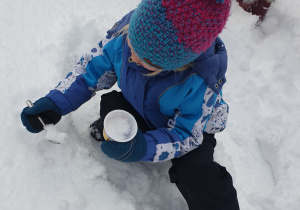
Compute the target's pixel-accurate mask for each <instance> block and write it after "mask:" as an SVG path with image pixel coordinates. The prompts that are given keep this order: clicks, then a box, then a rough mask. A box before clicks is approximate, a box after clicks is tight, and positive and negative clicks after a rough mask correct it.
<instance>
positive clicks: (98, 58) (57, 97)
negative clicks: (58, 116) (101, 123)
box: [46, 36, 117, 115]
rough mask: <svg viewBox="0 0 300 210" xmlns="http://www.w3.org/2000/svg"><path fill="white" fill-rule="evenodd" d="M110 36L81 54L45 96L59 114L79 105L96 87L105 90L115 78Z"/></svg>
mask: <svg viewBox="0 0 300 210" xmlns="http://www.w3.org/2000/svg"><path fill="white" fill-rule="evenodd" d="M116 39H117V38H115V37H114V36H110V37H108V38H106V39H104V40H102V41H101V42H99V44H98V45H97V46H96V47H94V48H93V49H92V50H91V51H90V52H89V53H86V54H85V55H83V56H82V57H81V59H80V61H79V62H78V63H77V65H75V67H74V69H73V71H72V72H70V73H68V75H67V76H66V78H65V79H63V80H62V81H60V82H59V84H58V85H57V86H56V87H55V89H54V90H51V91H50V93H49V94H47V95H46V97H48V98H50V99H51V100H52V101H54V102H55V104H56V105H57V106H58V107H59V109H60V110H61V112H62V114H63V115H66V114H68V113H70V112H71V111H74V110H76V109H77V108H79V107H80V106H81V105H82V104H83V103H85V102H86V101H88V100H89V99H90V98H91V97H92V96H93V95H94V94H95V91H97V90H102V89H109V88H110V87H112V86H113V85H114V84H115V83H116V81H117V77H116V74H115V71H114V63H113V61H114V53H115V52H114V44H115V42H116Z"/></svg>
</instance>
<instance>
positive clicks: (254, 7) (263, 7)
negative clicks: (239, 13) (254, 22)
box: [236, 0, 274, 22]
mask: <svg viewBox="0 0 300 210" xmlns="http://www.w3.org/2000/svg"><path fill="white" fill-rule="evenodd" d="M236 1H237V2H238V3H239V5H240V6H241V7H242V8H243V9H244V10H245V11H246V12H249V13H251V14H252V15H257V16H258V17H259V22H261V21H263V20H264V18H265V16H266V13H267V11H268V8H269V7H270V6H271V3H272V1H274V0H254V1H253V2H252V3H244V0H236Z"/></svg>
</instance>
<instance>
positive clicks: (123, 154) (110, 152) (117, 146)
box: [101, 129, 147, 162]
mask: <svg viewBox="0 0 300 210" xmlns="http://www.w3.org/2000/svg"><path fill="white" fill-rule="evenodd" d="M101 150H102V152H103V153H104V154H106V155H107V156H108V157H110V158H113V159H115V160H119V161H122V162H137V161H139V160H141V159H142V157H144V155H145V153H146V151H147V143H146V140H145V138H144V134H143V133H142V132H141V131H140V129H139V130H138V132H137V134H136V136H135V137H134V138H133V139H132V140H131V141H128V142H115V141H104V142H103V143H102V144H101Z"/></svg>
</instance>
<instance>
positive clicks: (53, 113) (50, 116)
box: [21, 97, 62, 133]
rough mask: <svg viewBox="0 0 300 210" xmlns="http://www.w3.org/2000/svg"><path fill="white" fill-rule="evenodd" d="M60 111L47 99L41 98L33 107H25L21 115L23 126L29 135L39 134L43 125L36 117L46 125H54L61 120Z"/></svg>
mask: <svg viewBox="0 0 300 210" xmlns="http://www.w3.org/2000/svg"><path fill="white" fill-rule="evenodd" d="M61 115H62V114H61V111H60V110H59V108H58V107H57V106H56V104H55V103H54V102H53V101H52V100H50V99H49V98H46V97H43V98H40V99H39V100H37V101H36V102H35V103H34V105H33V107H25V108H24V109H23V111H22V113H21V120H22V123H23V125H24V126H25V127H26V129H27V130H28V131H30V132H31V133H39V132H41V131H42V130H43V124H42V123H41V122H40V120H39V119H38V117H40V118H42V120H43V122H44V123H45V124H46V125H47V124H56V123H58V122H59V121H60V119H61Z"/></svg>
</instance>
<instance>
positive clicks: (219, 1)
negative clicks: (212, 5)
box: [216, 0, 224, 3]
mask: <svg viewBox="0 0 300 210" xmlns="http://www.w3.org/2000/svg"><path fill="white" fill-rule="evenodd" d="M216 2H217V3H224V0H216Z"/></svg>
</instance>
